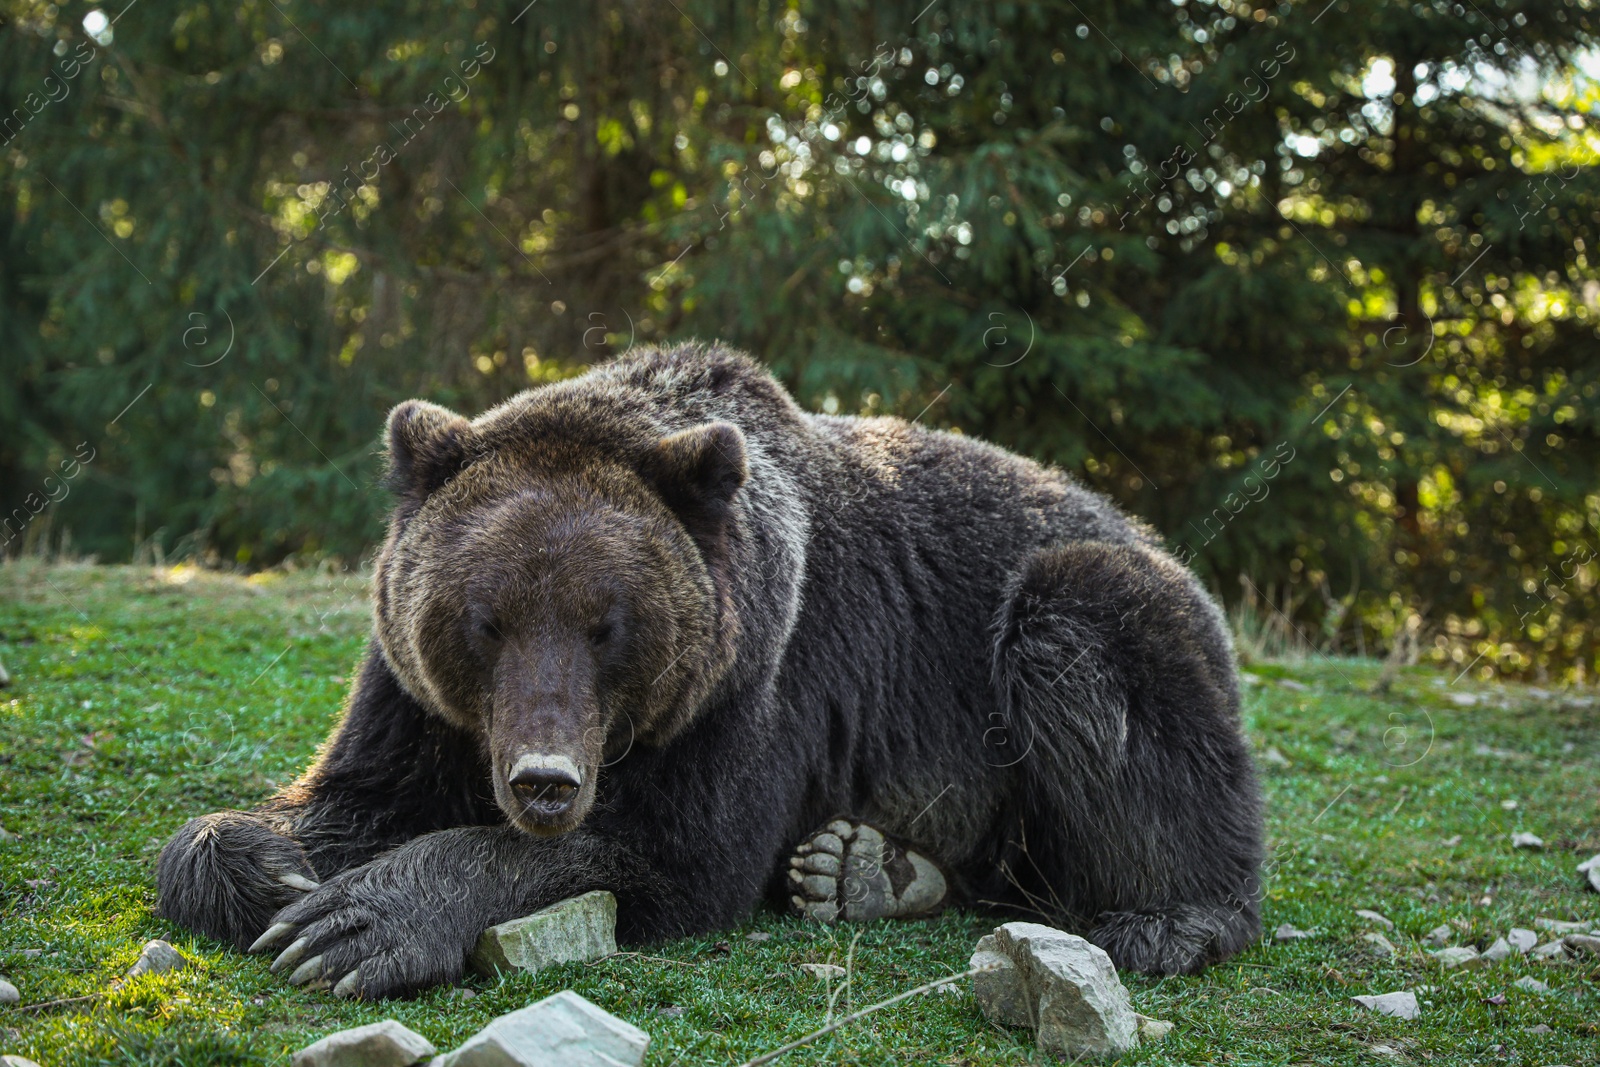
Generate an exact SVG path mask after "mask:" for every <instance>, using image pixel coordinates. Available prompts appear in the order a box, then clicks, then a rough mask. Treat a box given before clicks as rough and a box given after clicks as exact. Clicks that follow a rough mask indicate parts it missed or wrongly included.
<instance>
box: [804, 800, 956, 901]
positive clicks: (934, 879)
mask: <svg viewBox="0 0 1600 1067" xmlns="http://www.w3.org/2000/svg"><path fill="white" fill-rule="evenodd" d="M789 883H790V891H791V896H790V897H789V902H790V905H791V906H792V908H793V910H794V911H795V912H796V914H799V915H801V916H803V917H805V918H809V919H815V920H817V921H818V922H826V923H831V922H835V921H837V920H839V919H843V920H845V921H847V922H867V921H869V920H872V919H886V918H896V919H910V918H920V917H922V916H926V915H932V914H933V913H934V912H936V911H938V910H939V909H940V908H942V907H943V906H944V905H945V903H946V901H947V899H948V897H949V888H948V885H947V883H946V881H945V877H944V874H943V872H941V871H940V870H939V868H938V866H937V865H935V864H934V863H933V862H932V861H931V860H929V859H928V858H927V857H926V856H923V855H922V854H921V853H918V852H914V851H912V850H911V849H903V848H900V847H898V846H897V845H895V844H894V843H893V842H892V841H890V840H889V839H888V838H886V837H885V836H884V835H883V833H882V832H881V831H880V830H878V829H876V828H875V827H872V826H869V825H867V824H866V823H851V822H847V821H846V820H843V819H835V820H834V821H833V822H830V823H829V824H828V825H827V827H826V828H824V829H823V830H821V831H820V832H818V833H816V834H814V835H812V837H811V838H810V839H809V840H807V841H805V842H802V843H801V844H800V846H799V847H797V848H796V849H795V852H794V855H793V856H791V857H790V858H789Z"/></svg>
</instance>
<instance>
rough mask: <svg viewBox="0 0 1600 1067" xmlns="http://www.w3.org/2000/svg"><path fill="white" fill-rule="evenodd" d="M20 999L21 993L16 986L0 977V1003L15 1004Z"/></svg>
mask: <svg viewBox="0 0 1600 1067" xmlns="http://www.w3.org/2000/svg"><path fill="white" fill-rule="evenodd" d="M21 1001H22V994H21V993H19V992H17V987H16V986H14V985H12V984H11V983H10V982H8V981H6V980H5V979H4V978H0V1004H17V1003H20V1002H21Z"/></svg>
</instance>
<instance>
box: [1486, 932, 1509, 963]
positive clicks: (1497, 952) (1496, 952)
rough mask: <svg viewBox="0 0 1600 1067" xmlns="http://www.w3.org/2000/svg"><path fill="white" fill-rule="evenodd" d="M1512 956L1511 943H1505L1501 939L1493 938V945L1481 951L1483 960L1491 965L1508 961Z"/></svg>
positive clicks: (1505, 941) (1503, 939)
mask: <svg viewBox="0 0 1600 1067" xmlns="http://www.w3.org/2000/svg"><path fill="white" fill-rule="evenodd" d="M1512 954H1513V953H1512V950H1511V942H1509V941H1507V940H1506V939H1505V938H1503V937H1497V938H1495V939H1494V944H1492V945H1490V946H1489V947H1488V948H1486V949H1484V950H1483V958H1484V959H1486V960H1488V961H1490V962H1491V963H1498V962H1499V961H1501V960H1508V959H1510V958H1511V956H1512Z"/></svg>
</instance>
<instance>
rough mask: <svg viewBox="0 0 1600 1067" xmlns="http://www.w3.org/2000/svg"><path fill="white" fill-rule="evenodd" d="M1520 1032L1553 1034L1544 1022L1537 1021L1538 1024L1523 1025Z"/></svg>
mask: <svg viewBox="0 0 1600 1067" xmlns="http://www.w3.org/2000/svg"><path fill="white" fill-rule="evenodd" d="M1522 1032H1523V1033H1525V1034H1553V1033H1555V1031H1554V1030H1552V1029H1550V1027H1548V1026H1546V1025H1545V1024H1544V1023H1538V1024H1536V1025H1534V1026H1524V1027H1523V1028H1522Z"/></svg>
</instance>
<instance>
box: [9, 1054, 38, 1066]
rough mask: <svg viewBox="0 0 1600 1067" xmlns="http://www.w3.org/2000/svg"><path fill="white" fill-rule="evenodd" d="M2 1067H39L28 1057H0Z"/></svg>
mask: <svg viewBox="0 0 1600 1067" xmlns="http://www.w3.org/2000/svg"><path fill="white" fill-rule="evenodd" d="M0 1067H39V1065H38V1064H37V1063H34V1062H33V1061H32V1060H30V1059H28V1057H26V1056H15V1055H13V1056H0Z"/></svg>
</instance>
